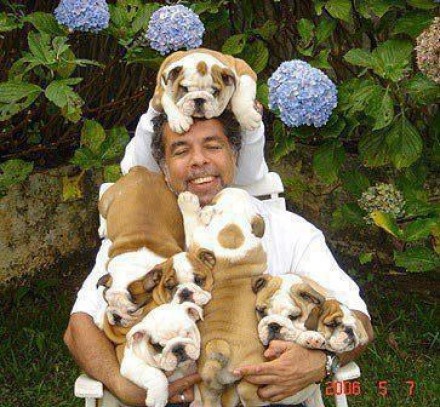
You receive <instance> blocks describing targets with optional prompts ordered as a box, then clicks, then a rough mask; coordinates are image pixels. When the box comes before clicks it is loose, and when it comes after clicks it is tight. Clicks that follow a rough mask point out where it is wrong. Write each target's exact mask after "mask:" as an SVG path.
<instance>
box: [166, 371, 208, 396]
mask: <svg viewBox="0 0 440 407" xmlns="http://www.w3.org/2000/svg"><path fill="white" fill-rule="evenodd" d="M201 381H202V378H201V377H200V375H199V374H198V373H194V374H191V375H188V376H185V377H182V378H181V379H177V380H176V381H175V382H173V383H170V384H169V385H168V392H169V395H170V397H172V396H175V395H176V394H180V393H182V392H183V391H184V390H186V389H188V388H190V387H191V388H192V386H194V385H195V384H196V383H200V382H201Z"/></svg>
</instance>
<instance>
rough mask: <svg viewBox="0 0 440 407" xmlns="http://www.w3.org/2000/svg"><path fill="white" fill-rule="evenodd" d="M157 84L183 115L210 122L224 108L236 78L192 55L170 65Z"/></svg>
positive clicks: (214, 63) (216, 64)
mask: <svg viewBox="0 0 440 407" xmlns="http://www.w3.org/2000/svg"><path fill="white" fill-rule="evenodd" d="M161 84H162V87H163V88H164V89H165V91H166V92H167V93H168V95H169V96H170V97H171V98H172V100H173V101H174V103H175V104H176V106H177V107H178V108H179V110H180V111H181V112H182V113H183V114H185V115H187V116H193V117H204V118H207V119H211V118H213V117H217V116H219V115H220V114H221V113H222V112H223V111H224V109H225V108H226V106H227V105H228V103H229V100H230V99H231V97H232V95H233V93H234V90H235V84H236V75H235V73H234V72H233V71H232V70H231V69H230V68H229V67H227V66H224V65H223V64H221V63H220V61H217V60H216V59H214V58H212V57H210V56H206V55H205V56H201V55H198V56H197V55H196V54H192V55H191V56H190V58H188V57H186V58H185V57H184V58H182V59H181V60H180V61H177V62H175V63H173V64H170V66H169V67H168V68H166V69H165V70H164V72H163V74H162V77H161Z"/></svg>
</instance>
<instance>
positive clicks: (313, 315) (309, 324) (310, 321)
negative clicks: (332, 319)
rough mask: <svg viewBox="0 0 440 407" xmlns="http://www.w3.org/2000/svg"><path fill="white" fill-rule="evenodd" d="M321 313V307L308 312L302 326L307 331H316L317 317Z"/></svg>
mask: <svg viewBox="0 0 440 407" xmlns="http://www.w3.org/2000/svg"><path fill="white" fill-rule="evenodd" d="M321 312H322V308H321V307H315V308H313V309H312V310H311V311H310V314H309V316H308V318H307V320H306V322H304V326H305V327H306V329H307V330H309V331H316V330H317V329H318V323H319V317H320V315H321Z"/></svg>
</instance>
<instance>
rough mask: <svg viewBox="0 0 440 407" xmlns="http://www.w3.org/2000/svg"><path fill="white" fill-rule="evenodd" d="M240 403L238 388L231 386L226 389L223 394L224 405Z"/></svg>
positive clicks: (232, 405)
mask: <svg viewBox="0 0 440 407" xmlns="http://www.w3.org/2000/svg"><path fill="white" fill-rule="evenodd" d="M239 404H240V397H238V393H237V388H236V387H235V386H229V387H227V388H226V389H225V391H224V392H223V395H222V406H223V407H236V406H238V405H239Z"/></svg>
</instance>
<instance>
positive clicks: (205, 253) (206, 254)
mask: <svg viewBox="0 0 440 407" xmlns="http://www.w3.org/2000/svg"><path fill="white" fill-rule="evenodd" d="M197 257H198V258H199V259H200V261H201V262H202V263H203V264H204V265H205V266H207V267H208V268H210V269H211V270H212V269H213V268H214V266H215V263H216V261H217V260H216V258H215V254H214V252H212V251H211V250H208V249H200V250H199V251H198V253H197Z"/></svg>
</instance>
